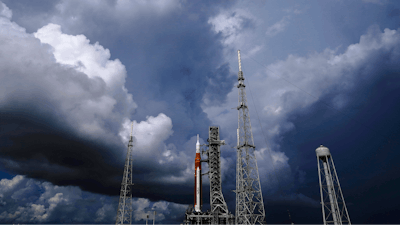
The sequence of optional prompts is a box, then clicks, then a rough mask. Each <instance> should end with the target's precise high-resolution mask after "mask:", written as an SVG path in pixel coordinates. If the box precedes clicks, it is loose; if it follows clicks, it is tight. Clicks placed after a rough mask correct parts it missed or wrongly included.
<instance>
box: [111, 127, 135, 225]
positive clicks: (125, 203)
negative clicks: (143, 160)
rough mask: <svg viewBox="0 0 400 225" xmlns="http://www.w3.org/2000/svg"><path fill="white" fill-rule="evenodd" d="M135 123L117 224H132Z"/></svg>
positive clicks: (127, 154)
mask: <svg viewBox="0 0 400 225" xmlns="http://www.w3.org/2000/svg"><path fill="white" fill-rule="evenodd" d="M132 130H133V123H132V127H131V136H130V139H129V143H128V150H127V153H126V159H125V166H124V175H123V177H122V183H121V193H120V197H119V203H118V211H117V218H116V221H115V224H132V186H133V183H132V176H133V165H132V162H133V159H132V148H133V136H132Z"/></svg>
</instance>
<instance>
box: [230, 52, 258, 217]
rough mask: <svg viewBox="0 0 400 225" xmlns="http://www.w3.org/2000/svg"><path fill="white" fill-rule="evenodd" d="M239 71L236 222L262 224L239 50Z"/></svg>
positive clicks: (255, 163) (255, 165)
mask: <svg viewBox="0 0 400 225" xmlns="http://www.w3.org/2000/svg"><path fill="white" fill-rule="evenodd" d="M238 59H239V73H238V76H239V78H238V81H239V84H238V86H237V88H238V89H239V106H238V107H237V110H238V114H239V122H238V129H237V147H236V148H237V163H236V190H235V193H236V221H235V222H236V224H263V223H264V218H265V211H264V202H263V197H262V192H261V184H260V177H259V174H258V167H257V160H256V156H255V154H254V150H255V146H254V140H253V133H252V131H251V123H250V114H249V109H248V107H247V98H246V91H245V87H246V86H245V85H244V77H243V72H242V66H241V62H240V50H238Z"/></svg>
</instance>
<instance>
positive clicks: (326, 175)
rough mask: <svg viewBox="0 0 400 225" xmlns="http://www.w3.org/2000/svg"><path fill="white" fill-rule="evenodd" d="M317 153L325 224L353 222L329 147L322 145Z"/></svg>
mask: <svg viewBox="0 0 400 225" xmlns="http://www.w3.org/2000/svg"><path fill="white" fill-rule="evenodd" d="M315 153H316V154H317V160H318V177H319V185H320V192H321V205H322V217H323V220H324V224H325V225H327V224H334V225H342V224H343V223H345V224H346V223H347V224H351V222H350V217H349V213H348V212H347V208H346V204H345V202H344V198H343V193H342V189H341V188H340V183H339V178H338V176H337V173H336V169H335V164H333V159H332V155H331V153H330V151H329V149H328V148H327V147H325V146H323V145H321V146H319V147H318V148H317V149H316V150H315ZM321 168H322V169H321Z"/></svg>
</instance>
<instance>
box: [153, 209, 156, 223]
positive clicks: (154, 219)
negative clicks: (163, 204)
mask: <svg viewBox="0 0 400 225" xmlns="http://www.w3.org/2000/svg"><path fill="white" fill-rule="evenodd" d="M155 221H156V211H154V218H153V225H154V223H155Z"/></svg>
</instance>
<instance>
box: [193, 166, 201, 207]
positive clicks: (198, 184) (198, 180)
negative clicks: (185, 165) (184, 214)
mask: <svg viewBox="0 0 400 225" xmlns="http://www.w3.org/2000/svg"><path fill="white" fill-rule="evenodd" d="M196 174H197V176H196V206H195V207H194V210H196V212H200V176H201V175H200V168H199V167H197V170H196Z"/></svg>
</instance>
